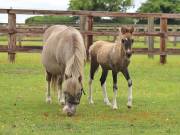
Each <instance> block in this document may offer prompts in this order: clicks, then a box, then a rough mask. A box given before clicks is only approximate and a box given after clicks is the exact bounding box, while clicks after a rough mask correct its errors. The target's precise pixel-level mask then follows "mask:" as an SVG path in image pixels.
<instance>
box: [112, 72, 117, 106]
mask: <svg viewBox="0 0 180 135" xmlns="http://www.w3.org/2000/svg"><path fill="white" fill-rule="evenodd" d="M112 76H113V92H114V96H113V103H112V107H113V109H117V108H118V107H117V101H116V97H117V89H118V87H117V72H114V71H112Z"/></svg>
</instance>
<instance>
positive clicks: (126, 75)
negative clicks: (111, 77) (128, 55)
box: [122, 68, 132, 108]
mask: <svg viewBox="0 0 180 135" xmlns="http://www.w3.org/2000/svg"><path fill="white" fill-rule="evenodd" d="M122 73H123V75H124V77H125V78H126V80H127V81H128V87H129V89H128V102H127V107H128V108H131V107H132V80H131V78H130V76H129V72H128V69H127V68H126V69H124V70H123V72H122Z"/></svg>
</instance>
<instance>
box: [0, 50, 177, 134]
mask: <svg viewBox="0 0 180 135" xmlns="http://www.w3.org/2000/svg"><path fill="white" fill-rule="evenodd" d="M16 56H17V57H16V63H15V64H9V63H8V61H7V54H5V53H1V54H0V93H1V94H0V134H2V135H60V134H63V135H110V134H111V135H179V134H180V128H179V127H180V104H179V103H180V98H179V97H180V83H179V82H180V68H179V67H180V61H179V58H180V57H179V56H168V59H167V61H168V63H167V64H166V65H161V64H159V57H157V56H156V57H155V58H154V59H148V58H147V56H141V55H138V56H137V55H135V56H133V58H132V63H131V64H130V67H129V70H130V74H131V77H132V80H133V100H134V102H133V108H132V109H128V108H127V107H126V102H127V82H126V81H125V79H124V78H123V77H122V75H121V74H119V76H118V88H119V89H118V100H117V101H118V107H119V108H118V110H112V108H110V107H108V106H105V105H104V103H103V99H102V92H101V87H100V83H99V78H100V74H101V72H100V71H101V70H100V69H99V71H98V73H97V74H96V75H95V80H94V84H93V88H94V101H95V104H94V105H89V104H88V101H87V95H86V96H83V97H82V101H81V104H80V106H79V107H78V109H77V113H76V115H75V116H74V117H67V116H66V115H65V114H63V113H62V110H61V109H62V107H61V106H59V105H58V103H57V95H56V93H52V98H53V103H52V104H51V105H49V104H46V103H45V88H46V85H45V76H44V69H43V67H42V65H41V62H40V54H23V53H22V54H21V53H18V54H17V55H16ZM88 74H89V64H86V66H85V81H84V89H85V90H86V91H87V90H88ZM107 90H108V94H109V97H110V100H111V101H112V95H113V92H112V78H111V73H109V76H108V78H107ZM86 93H88V92H86Z"/></svg>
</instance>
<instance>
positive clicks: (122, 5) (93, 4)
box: [69, 0, 131, 11]
mask: <svg viewBox="0 0 180 135" xmlns="http://www.w3.org/2000/svg"><path fill="white" fill-rule="evenodd" d="M130 5H131V0H71V1H70V5H69V9H71V10H92V11H124V10H126V9H127V7H128V6H130Z"/></svg>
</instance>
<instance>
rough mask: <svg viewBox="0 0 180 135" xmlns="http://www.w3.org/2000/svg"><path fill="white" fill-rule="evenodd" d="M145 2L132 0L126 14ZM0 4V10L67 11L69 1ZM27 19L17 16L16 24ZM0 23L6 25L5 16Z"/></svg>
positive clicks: (17, 0)
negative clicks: (132, 5) (131, 5)
mask: <svg viewBox="0 0 180 135" xmlns="http://www.w3.org/2000/svg"><path fill="white" fill-rule="evenodd" d="M52 1H53V2H52ZM145 1H146V0H134V2H133V3H134V5H135V7H134V8H131V9H129V10H128V11H127V12H135V11H136V10H137V9H138V8H139V6H140V5H141V3H143V2H145ZM0 3H1V4H0V8H13V9H16V8H18V9H44V10H67V8H68V5H69V0H0ZM28 17H30V15H17V17H16V18H17V23H24V21H25V19H26V18H28ZM0 23H7V15H5V14H0Z"/></svg>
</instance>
